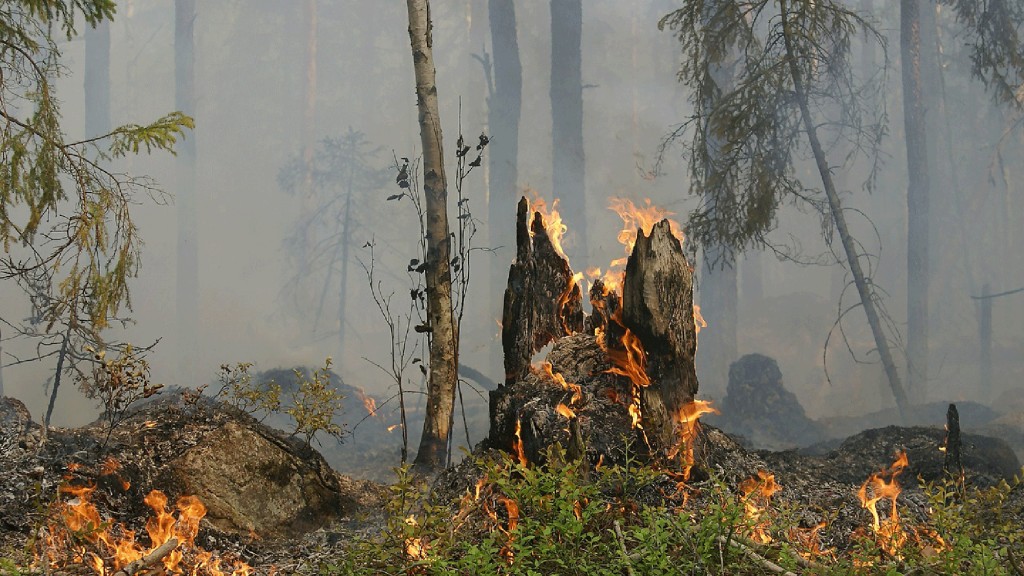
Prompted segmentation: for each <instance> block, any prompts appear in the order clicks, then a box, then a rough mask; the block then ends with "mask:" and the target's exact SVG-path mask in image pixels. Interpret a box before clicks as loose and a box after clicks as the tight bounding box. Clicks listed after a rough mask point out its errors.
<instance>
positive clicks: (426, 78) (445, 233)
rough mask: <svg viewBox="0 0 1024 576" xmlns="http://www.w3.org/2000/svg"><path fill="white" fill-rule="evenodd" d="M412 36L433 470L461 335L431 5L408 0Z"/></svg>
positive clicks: (426, 459) (444, 433)
mask: <svg viewBox="0 0 1024 576" xmlns="http://www.w3.org/2000/svg"><path fill="white" fill-rule="evenodd" d="M406 6H407V7H408V10H409V40H410V42H411V44H412V61H413V68H414V71H415V74H416V106H417V108H418V109H419V123H420V142H421V146H423V192H424V195H425V197H426V213H427V214H426V216H427V261H426V264H427V269H426V272H425V274H426V285H427V322H428V326H429V328H430V376H429V379H428V382H427V413H426V415H425V420H424V422H423V436H422V437H421V438H420V447H419V451H418V452H417V453H416V459H415V461H414V462H413V465H414V466H415V467H416V468H417V469H419V470H420V471H422V472H427V473H430V472H433V471H436V470H438V469H440V468H443V467H444V466H445V464H446V461H445V460H446V454H447V443H448V435H449V432H450V428H451V414H452V409H453V407H454V400H455V386H456V381H457V379H458V373H457V372H456V366H457V365H458V335H457V334H456V333H455V322H454V318H453V317H452V276H451V269H450V266H449V259H450V253H451V243H450V236H449V228H448V182H447V177H446V176H445V172H444V147H443V145H442V139H441V118H440V115H439V113H438V106H437V86H436V84H435V81H434V54H433V37H432V24H431V20H430V3H429V2H428V1H427V0H406Z"/></svg>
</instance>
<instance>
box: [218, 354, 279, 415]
mask: <svg viewBox="0 0 1024 576" xmlns="http://www.w3.org/2000/svg"><path fill="white" fill-rule="evenodd" d="M252 366H253V364H252V362H239V363H237V364H235V365H234V366H231V365H230V364H221V366H220V383H221V386H220V390H218V391H217V393H216V394H214V398H217V399H219V400H223V401H224V402H227V403H228V404H230V405H231V406H233V407H235V408H237V409H238V410H241V411H242V412H246V413H248V414H251V415H252V416H253V417H256V416H257V415H260V414H261V415H260V416H259V417H258V420H259V421H260V422H262V421H264V420H266V418H267V417H268V416H270V415H271V414H276V413H279V412H280V411H281V385H280V384H277V383H276V382H273V381H270V382H264V383H259V384H257V383H255V382H253V378H252V375H251V374H250V373H249V370H250V369H251V368H252Z"/></svg>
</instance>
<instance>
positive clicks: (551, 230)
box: [530, 191, 569, 260]
mask: <svg viewBox="0 0 1024 576" xmlns="http://www.w3.org/2000/svg"><path fill="white" fill-rule="evenodd" d="M531 192H533V196H534V197H533V200H531V201H530V211H531V212H539V213H540V217H541V220H542V221H543V222H544V230H545V231H546V232H547V233H548V237H549V238H551V245H552V246H554V247H555V252H557V253H558V255H559V256H562V257H563V258H565V259H567V260H568V256H566V255H565V251H563V250H562V238H563V237H564V236H565V233H566V231H568V229H569V227H568V226H566V225H565V224H564V223H563V222H562V215H561V214H559V213H558V199H557V198H556V199H555V200H554V201H553V202H551V209H550V210H548V203H547V202H546V201H545V200H544V199H543V198H541V197H540V196H538V195H537V193H536V191H531ZM530 234H531V235H533V228H532V227H531V228H530Z"/></svg>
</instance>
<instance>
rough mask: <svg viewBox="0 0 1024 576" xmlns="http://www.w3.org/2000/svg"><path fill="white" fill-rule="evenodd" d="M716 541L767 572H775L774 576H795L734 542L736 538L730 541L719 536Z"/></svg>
mask: <svg viewBox="0 0 1024 576" xmlns="http://www.w3.org/2000/svg"><path fill="white" fill-rule="evenodd" d="M718 541H719V542H721V543H722V544H725V545H726V546H732V547H733V548H736V549H737V550H739V551H740V552H742V553H743V554H744V555H745V556H746V557H747V558H750V559H751V560H753V561H754V562H756V563H758V564H760V565H761V566H763V567H765V568H767V569H768V570H771V571H772V572H775V573H776V574H782V575H783V576H797V575H796V574H794V573H793V572H790V571H789V570H786V569H785V568H783V567H782V566H779V565H778V564H776V563H774V562H772V561H771V560H769V559H767V558H765V557H764V556H761V555H760V554H758V553H757V552H755V551H754V549H753V548H751V547H750V546H747V545H746V544H744V543H742V542H740V541H738V540H736V538H731V539H730V538H726V537H725V536H719V537H718Z"/></svg>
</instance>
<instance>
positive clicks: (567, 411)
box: [555, 403, 576, 420]
mask: <svg viewBox="0 0 1024 576" xmlns="http://www.w3.org/2000/svg"><path fill="white" fill-rule="evenodd" d="M555 412H557V413H558V414H559V415H560V416H563V417H565V418H567V419H569V420H572V419H573V418H575V417H576V413H575V412H573V410H572V408H569V407H568V406H566V405H565V404H561V403H560V404H559V405H558V406H557V407H555Z"/></svg>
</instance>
